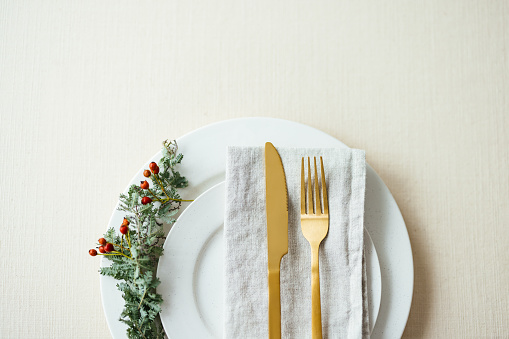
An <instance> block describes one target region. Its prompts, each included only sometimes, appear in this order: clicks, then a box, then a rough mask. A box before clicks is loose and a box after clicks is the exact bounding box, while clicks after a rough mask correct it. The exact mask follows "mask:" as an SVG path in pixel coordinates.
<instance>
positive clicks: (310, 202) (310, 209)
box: [308, 157, 315, 214]
mask: <svg viewBox="0 0 509 339" xmlns="http://www.w3.org/2000/svg"><path fill="white" fill-rule="evenodd" d="M314 209H315V206H314V204H313V191H312V190H311V165H310V160H309V157H308V213H309V214H313V213H314V212H315V211H314Z"/></svg>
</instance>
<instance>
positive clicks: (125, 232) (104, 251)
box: [88, 218, 132, 259]
mask: <svg viewBox="0 0 509 339" xmlns="http://www.w3.org/2000/svg"><path fill="white" fill-rule="evenodd" d="M120 233H122V239H121V242H120V245H117V244H113V243H110V242H108V241H107V240H106V239H104V238H99V240H98V242H99V245H98V247H97V250H99V252H100V253H97V250H96V249H93V248H92V249H90V250H89V251H88V254H90V255H91V256H93V257H95V256H96V255H98V254H99V255H122V256H124V257H126V258H129V259H132V257H131V256H130V255H127V254H126V253H125V251H126V250H127V251H128V252H129V254H131V236H130V234H129V220H127V219H126V218H124V220H123V221H122V225H120ZM124 236H126V242H127V247H125V246H124ZM115 246H116V248H117V250H115Z"/></svg>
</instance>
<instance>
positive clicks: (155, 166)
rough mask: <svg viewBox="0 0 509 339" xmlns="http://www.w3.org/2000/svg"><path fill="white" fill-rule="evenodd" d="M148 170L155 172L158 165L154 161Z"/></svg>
mask: <svg viewBox="0 0 509 339" xmlns="http://www.w3.org/2000/svg"><path fill="white" fill-rule="evenodd" d="M148 168H150V170H151V171H152V172H154V170H155V169H156V168H157V164H156V163H155V162H153V161H152V162H151V163H150V165H148Z"/></svg>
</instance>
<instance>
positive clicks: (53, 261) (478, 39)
mask: <svg viewBox="0 0 509 339" xmlns="http://www.w3.org/2000/svg"><path fill="white" fill-rule="evenodd" d="M508 49H509V3H508V2H507V1H505V0H490V1H484V0H482V1H481V0H479V1H470V0H464V1H459V0H431V1H375V0H360V1H337V0H335V1H321V0H320V1H289V0H288V1H269V0H262V1H260V0H258V1H233V0H226V1H225V0H212V1H205V0H203V1H155V0H154V1H132V0H123V1H119V0H110V1H99V0H87V1H80V2H78V1H68V0H61V1H56V0H45V1H37V0H34V1H19V0H18V1H14V0H12V1H5V0H4V1H0V126H1V132H0V145H1V148H0V152H1V153H0V154H1V157H0V206H1V215H0V231H1V237H0V270H1V272H2V274H1V275H0V337H2V338H17V337H19V338H94V337H108V336H109V331H108V328H107V325H106V321H105V318H104V315H103V310H102V306H101V296H100V291H99V275H98V274H97V268H98V260H96V258H91V257H89V256H88V253H87V252H88V249H89V248H90V247H91V245H92V244H94V243H95V241H96V239H97V238H98V237H99V236H100V235H101V234H102V232H103V231H104V230H105V228H106V225H107V222H108V219H109V217H110V214H111V212H112V210H113V208H114V205H115V202H116V199H117V197H118V194H119V192H121V191H122V190H123V189H124V188H125V186H126V185H127V183H128V181H129V180H130V179H131V177H132V176H133V175H134V173H136V171H138V169H139V168H140V166H141V165H142V164H143V163H144V162H145V161H146V160H147V159H148V158H149V157H151V156H152V155H153V154H154V153H155V152H157V151H158V150H159V146H160V142H161V141H162V140H164V139H166V138H177V137H180V136H182V135H183V134H185V133H187V132H189V131H192V130H194V129H196V128H198V127H201V126H204V125H206V124H209V123H212V122H216V121H220V120H223V119H229V118H236V117H245V116H269V117H278V118H284V119H289V120H294V121H298V122H302V123H305V124H308V125H310V126H313V127H316V128H318V129H320V130H323V131H324V132H327V133H329V134H331V135H333V136H335V137H337V138H338V139H339V140H341V141H343V142H344V143H346V144H347V145H349V146H351V147H356V148H361V149H365V150H366V152H367V159H368V162H369V163H370V165H371V166H372V167H373V168H374V169H375V171H377V173H378V174H379V175H380V176H381V178H382V179H383V180H384V182H385V183H386V184H387V186H388V187H389V189H390V190H391V191H392V193H393V195H394V197H395V199H396V201H397V202H398V204H399V206H400V208H401V211H402V213H403V216H404V218H405V220H406V222H407V226H408V231H409V234H410V239H411V242H412V246H413V254H414V264H415V292H414V300H413V305H412V310H411V313H410V318H409V320H408V324H407V328H406V331H405V335H404V336H405V337H407V338H480V337H487V338H494V337H499V338H504V337H505V338H507V337H509V325H508V324H509V293H508V290H509V288H508V286H509V256H508V254H507V250H508V247H509V246H508V243H509V182H508V179H509V50H508Z"/></svg>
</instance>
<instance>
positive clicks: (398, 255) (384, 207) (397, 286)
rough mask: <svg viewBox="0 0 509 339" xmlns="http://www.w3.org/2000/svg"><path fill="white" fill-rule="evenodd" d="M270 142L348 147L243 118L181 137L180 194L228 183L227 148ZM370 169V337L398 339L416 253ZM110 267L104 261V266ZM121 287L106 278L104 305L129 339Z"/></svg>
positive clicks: (116, 330)
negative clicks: (376, 265) (375, 308)
mask: <svg viewBox="0 0 509 339" xmlns="http://www.w3.org/2000/svg"><path fill="white" fill-rule="evenodd" d="M266 141H271V142H272V143H273V144H274V145H276V146H278V147H346V146H345V145H344V144H343V143H342V142H340V141H339V140H337V139H335V138H333V137H331V136H330V135H328V134H326V133H323V132H321V131H319V130H317V129H314V128H312V127H309V126H307V125H302V124H299V123H295V122H291V121H287V120H280V119H271V118H243V119H234V120H226V121H222V122H219V123H215V124H212V125H208V126H205V127H202V128H200V129H198V130H195V131H193V132H191V133H189V134H187V135H185V136H183V137H181V138H178V139H177V142H178V145H179V150H180V151H181V152H182V153H183V154H184V161H183V164H182V166H180V171H181V173H182V174H183V175H184V176H186V177H187V178H188V179H189V188H187V189H185V190H183V191H182V193H181V195H182V196H183V197H184V198H193V197H194V198H196V197H198V196H199V195H200V194H202V193H203V192H205V191H206V190H207V189H209V188H211V187H212V186H214V185H215V184H218V183H220V182H222V181H224V174H225V164H226V147H227V146H228V145H245V146H261V145H264V144H265V142H266ZM368 153H369V152H368ZM160 158H161V152H158V153H156V154H155V155H154V156H153V157H152V158H151V159H149V160H148V161H147V163H146V164H144V166H143V167H142V168H141V169H140V171H139V172H138V173H137V174H136V175H135V176H134V177H133V179H132V180H131V182H130V183H129V185H128V187H129V186H130V185H131V184H139V182H140V180H143V178H144V177H143V170H144V169H146V168H148V164H149V163H150V162H151V161H159V159H160ZM366 170H367V171H366V203H365V206H366V214H365V219H364V226H365V227H366V229H367V230H368V232H369V234H370V236H371V239H372V240H373V243H374V245H375V247H376V250H377V254H378V259H379V261H380V268H381V274H382V298H381V303H380V311H379V313H378V318H377V321H376V324H375V328H374V329H373V332H372V335H371V336H372V338H375V339H376V338H399V337H401V335H402V334H403V330H404V329H405V325H406V321H407V319H408V314H409V312H410V305H411V303H412V293H413V282H414V273H413V260H412V249H411V247H410V240H409V238H408V232H407V230H406V226H405V222H404V220H403V217H402V216H401V212H400V211H399V208H398V205H397V204H396V202H395V201H394V198H393V197H392V195H391V193H390V192H389V190H388V189H387V187H386V186H385V184H384V183H383V182H382V180H381V179H380V177H379V176H378V175H377V174H376V173H375V171H374V170H373V169H372V168H371V167H370V166H369V165H368V166H367V169H366ZM128 187H127V188H128ZM127 188H126V191H127ZM184 207H185V206H184ZM122 218H123V214H122V213H121V212H119V211H117V210H116V209H115V211H114V212H113V214H112V216H111V219H110V223H109V225H110V226H112V227H115V228H117V229H118V227H119V226H120V224H121V223H122ZM107 264H108V262H107V260H106V259H104V258H103V260H102V261H101V265H107ZM116 284H117V282H116V281H115V280H114V279H113V278H111V277H103V276H101V294H102V300H103V307H104V311H105V315H106V320H107V322H108V325H109V328H110V331H111V333H112V335H113V337H114V338H126V334H125V330H126V326H125V325H124V324H122V323H120V322H119V321H118V318H119V316H120V313H121V312H122V308H123V305H124V304H123V299H122V295H121V293H120V292H119V291H118V290H117V288H116Z"/></svg>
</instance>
